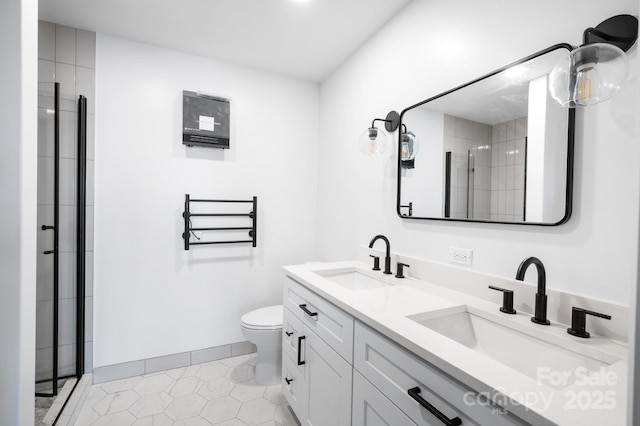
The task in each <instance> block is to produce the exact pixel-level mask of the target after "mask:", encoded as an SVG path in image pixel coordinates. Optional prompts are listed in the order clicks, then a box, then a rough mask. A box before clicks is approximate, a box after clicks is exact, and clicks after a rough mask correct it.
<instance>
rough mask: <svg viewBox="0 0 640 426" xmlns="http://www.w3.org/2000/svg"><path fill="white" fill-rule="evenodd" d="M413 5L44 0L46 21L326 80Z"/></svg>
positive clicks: (338, 0)
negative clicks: (394, 17) (392, 20)
mask: <svg viewBox="0 0 640 426" xmlns="http://www.w3.org/2000/svg"><path fill="white" fill-rule="evenodd" d="M409 1H410V0H40V1H39V17H40V19H41V20H44V21H50V22H55V23H57V24H63V25H68V26H72V27H76V28H82V29H85V30H90V31H95V32H97V33H104V34H111V35H115V36H119V37H123V38H127V39H131V40H136V41H140V42H144V43H149V44H153V45H157V46H162V47H167V48H170V49H175V50H179V51H183V52H188V53H192V54H196V55H201V56H206V57H210V58H214V59H218V60H222V61H225V62H230V63H235V64H240V65H245V66H249V67H253V68H257V69H261V70H265V71H272V72H276V73H281V74H285V75H288V76H292V77H297V78H301V79H305V80H311V81H316V82H320V81H322V80H324V79H325V78H326V77H327V76H328V75H329V74H330V73H331V72H332V71H333V70H335V69H336V68H337V67H338V66H340V65H341V64H342V63H343V62H344V61H345V60H346V59H347V58H348V57H349V56H350V55H351V54H352V53H353V52H355V51H356V50H357V49H358V48H359V47H360V46H361V45H362V44H363V43H364V42H365V41H366V40H367V39H368V38H369V37H371V36H372V35H373V34H374V33H375V32H376V31H377V30H378V29H380V28H381V27H382V26H383V25H384V24H385V23H386V22H388V21H389V20H390V19H391V18H392V17H393V16H395V15H396V14H397V13H398V12H399V11H400V10H401V9H402V8H403V7H404V6H405V5H406V4H407V3H409Z"/></svg>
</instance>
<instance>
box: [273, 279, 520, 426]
mask: <svg viewBox="0 0 640 426" xmlns="http://www.w3.org/2000/svg"><path fill="white" fill-rule="evenodd" d="M284 306H285V309H284V322H283V327H282V328H283V330H282V332H283V351H282V353H283V356H282V367H283V368H282V371H283V373H282V374H283V379H282V385H283V386H282V388H283V394H284V396H285V398H286V399H287V401H288V402H289V405H291V408H292V409H293V411H294V412H295V414H296V416H297V417H298V419H299V420H300V422H301V424H302V425H304V426H348V425H353V426H364V425H367V426H378V425H389V426H413V425H420V426H422V425H427V426H443V425H447V424H449V425H463V426H478V425H479V426H513V425H526V424H527V423H525V422H523V421H521V420H520V419H519V418H517V417H515V416H514V415H512V414H511V413H509V412H507V411H505V410H504V409H502V408H501V407H499V406H496V405H493V404H491V403H489V402H488V401H486V400H482V399H478V397H477V394H476V393H475V392H473V391H472V390H471V389H469V388H468V387H467V386H465V385H464V384H462V383H461V382H459V381H457V380H456V379H454V378H453V377H451V376H449V375H448V374H446V373H444V372H443V371H441V370H440V369H438V368H436V367H434V366H433V365H431V364H429V363H428V362H426V361H424V360H423V359H421V358H419V357H418V356H416V355H415V354H413V353H411V352H410V351H408V350H406V349H404V348H403V347H401V346H400V345H398V344H397V343H395V342H394V341H392V340H390V339H388V338H387V337H385V336H383V335H382V334H381V333H379V332H377V331H375V330H373V329H372V328H370V327H368V326H367V325H365V324H363V323H361V322H360V321H359V320H354V318H353V317H352V316H351V315H349V314H347V313H345V312H344V311H342V310H341V309H339V308H337V307H336V306H335V305H333V304H332V303H331V302H328V301H327V300H326V299H324V298H322V297H320V296H318V295H317V294H316V293H314V292H312V291H310V290H309V289H307V288H306V287H303V286H302V285H301V284H299V283H297V282H296V281H294V280H292V279H291V278H289V277H287V278H286V285H285V291H284Z"/></svg>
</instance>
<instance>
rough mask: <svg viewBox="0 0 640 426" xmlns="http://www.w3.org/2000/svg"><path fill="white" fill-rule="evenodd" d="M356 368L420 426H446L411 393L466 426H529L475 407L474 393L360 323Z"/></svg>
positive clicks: (490, 407)
mask: <svg viewBox="0 0 640 426" xmlns="http://www.w3.org/2000/svg"><path fill="white" fill-rule="evenodd" d="M353 364H354V367H355V368H356V369H357V370H358V371H359V372H360V373H362V375H363V376H364V377H365V378H367V379H368V380H369V381H370V382H371V383H372V384H373V385H374V386H375V387H376V388H378V389H379V390H380V391H381V392H382V393H383V394H384V395H386V396H387V397H388V398H389V399H390V400H391V402H393V403H394V404H395V405H397V406H398V407H399V408H400V409H401V410H402V411H403V412H404V413H406V414H407V416H409V417H410V418H411V419H412V420H413V421H414V422H416V423H418V424H420V425H423V424H427V425H433V426H442V425H443V424H444V423H443V422H442V421H441V420H439V419H438V418H437V417H436V416H435V415H434V414H432V413H430V412H429V411H428V410H427V409H426V408H424V407H423V406H421V405H420V404H419V403H418V402H417V401H416V399H414V398H413V397H411V396H410V395H409V393H408V391H409V389H415V388H418V390H419V391H418V393H419V395H418V398H423V399H424V400H426V401H427V402H428V403H429V404H431V405H432V406H433V407H435V409H436V410H437V411H439V412H440V413H442V414H443V415H444V416H446V417H447V418H449V419H452V418H454V417H459V418H460V419H461V420H462V425H464V426H468V425H486V426H507V425H525V424H526V423H525V422H522V421H521V420H520V419H518V418H517V417H515V416H513V415H511V414H509V413H508V412H506V411H504V410H502V409H501V408H500V407H498V406H496V405H490V404H489V403H488V402H486V401H484V403H483V405H479V404H478V403H473V402H477V401H478V400H477V399H476V398H475V393H474V392H473V391H472V390H471V389H469V388H468V387H466V386H465V385H463V384H462V383H460V382H458V381H457V380H456V379H454V378H453V377H451V376H449V375H447V374H445V373H444V372H442V371H441V370H439V369H437V368H435V367H434V366H432V365H430V364H429V363H427V362H426V361H424V360H422V359H420V358H418V357H417V356H415V355H414V354H412V353H410V352H409V351H407V350H405V349H404V348H401V347H400V346H398V345H397V344H395V343H393V342H391V341H390V340H388V339H387V338H386V337H384V336H382V335H381V334H379V333H377V332H375V331H373V330H371V329H370V328H368V327H367V326H365V325H363V324H361V323H359V322H356V325H355V347H354V363H353ZM465 395H466V398H465ZM465 401H467V402H466V403H465ZM470 402H471V403H470ZM485 404H486V405H485Z"/></svg>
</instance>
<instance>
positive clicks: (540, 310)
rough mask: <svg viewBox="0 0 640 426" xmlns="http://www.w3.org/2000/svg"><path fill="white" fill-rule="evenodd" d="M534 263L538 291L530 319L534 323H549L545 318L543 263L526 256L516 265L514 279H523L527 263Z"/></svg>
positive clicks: (545, 282)
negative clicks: (533, 312)
mask: <svg viewBox="0 0 640 426" xmlns="http://www.w3.org/2000/svg"><path fill="white" fill-rule="evenodd" d="M531 264H534V265H536V269H537V270H538V291H537V292H536V307H535V314H534V316H533V317H531V321H533V322H535V323H536V324H542V325H549V324H551V323H550V322H549V320H548V319H547V294H546V292H547V274H546V272H545V270H544V265H543V264H542V262H541V261H540V259H538V258H537V257H528V258H526V259H525V260H523V261H522V263H521V264H520V266H518V272H516V280H519V281H524V274H525V272H527V268H528V267H529V265H531Z"/></svg>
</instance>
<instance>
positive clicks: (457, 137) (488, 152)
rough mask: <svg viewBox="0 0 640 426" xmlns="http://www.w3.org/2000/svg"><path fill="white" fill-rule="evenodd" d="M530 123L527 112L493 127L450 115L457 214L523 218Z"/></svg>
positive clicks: (448, 145) (448, 143)
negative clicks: (527, 137) (524, 115)
mask: <svg viewBox="0 0 640 426" xmlns="http://www.w3.org/2000/svg"><path fill="white" fill-rule="evenodd" d="M527 124H528V123H527V118H526V117H523V118H518V119H515V120H511V121H507V122H504V123H500V124H496V125H493V126H490V125H488V124H484V123H480V122H477V121H472V120H467V119H464V118H460V117H456V116H451V115H446V114H445V116H444V143H445V152H447V151H450V152H451V157H452V159H451V169H452V172H451V217H452V218H457V219H466V218H469V219H478V220H487V219H490V220H499V221H507V222H511V221H522V220H524V200H525V177H526V176H525V159H526V155H525V154H526V136H527ZM469 188H471V189H470V190H469Z"/></svg>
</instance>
